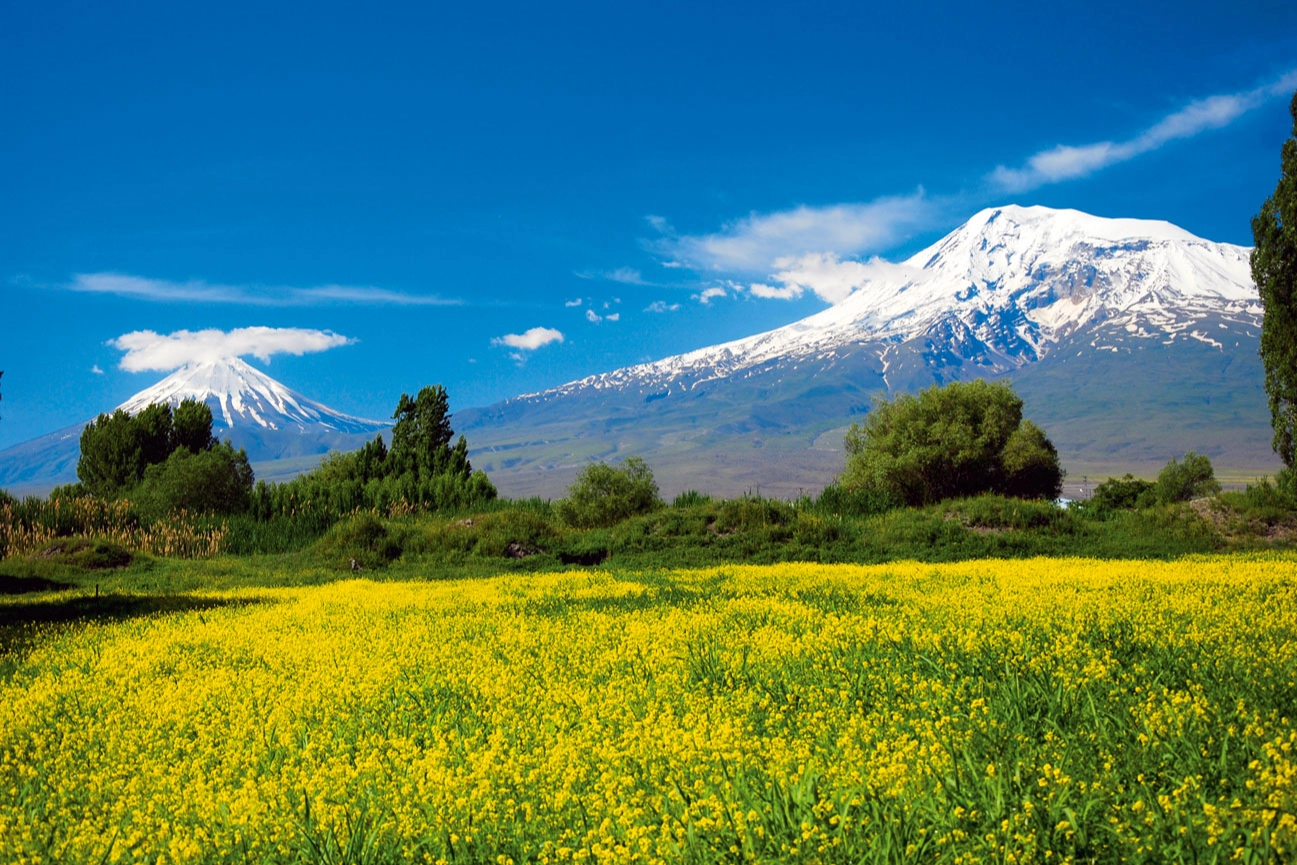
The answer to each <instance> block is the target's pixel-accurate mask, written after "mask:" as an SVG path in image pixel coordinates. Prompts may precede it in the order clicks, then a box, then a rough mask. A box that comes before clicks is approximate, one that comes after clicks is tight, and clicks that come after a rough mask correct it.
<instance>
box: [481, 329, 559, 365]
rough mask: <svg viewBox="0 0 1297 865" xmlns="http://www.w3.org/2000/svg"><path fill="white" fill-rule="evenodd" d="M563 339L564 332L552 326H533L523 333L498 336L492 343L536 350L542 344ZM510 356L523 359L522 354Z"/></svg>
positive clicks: (525, 349) (524, 349) (523, 349)
mask: <svg viewBox="0 0 1297 865" xmlns="http://www.w3.org/2000/svg"><path fill="white" fill-rule="evenodd" d="M562 341H563V334H562V333H561V332H559V331H557V330H555V329H554V328H552V327H533V328H530V329H528V330H525V331H523V332H522V333H506V334H505V335H504V336H497V337H496V338H495V339H493V340H491V344H492V345H505V346H508V347H509V348H516V349H521V350H522V351H535V350H536V349H538V348H540V347H541V346H545V345H549V344H550V343H551V342H562ZM510 357H513V358H514V360H519V359H521V356H520V355H510Z"/></svg>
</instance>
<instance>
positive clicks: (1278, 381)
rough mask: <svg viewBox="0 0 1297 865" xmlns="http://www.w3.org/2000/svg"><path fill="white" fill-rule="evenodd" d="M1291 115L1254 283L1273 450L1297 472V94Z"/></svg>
mask: <svg viewBox="0 0 1297 865" xmlns="http://www.w3.org/2000/svg"><path fill="white" fill-rule="evenodd" d="M1289 111H1290V112H1291V113H1292V118H1293V135H1292V137H1291V138H1289V139H1288V140H1287V141H1285V142H1284V144H1283V150H1282V156H1281V168H1280V173H1279V183H1278V185H1276V186H1275V190H1274V195H1272V196H1270V197H1269V198H1267V199H1266V200H1265V203H1264V204H1262V205H1261V212H1260V213H1258V214H1257V215H1256V216H1255V217H1254V218H1253V219H1252V238H1253V240H1254V241H1255V243H1256V247H1255V248H1254V249H1253V250H1252V279H1253V281H1254V282H1256V287H1257V290H1258V291H1259V292H1260V293H1261V306H1262V307H1263V308H1264V310H1265V315H1264V318H1263V319H1262V321H1261V363H1262V365H1263V366H1264V367H1265V392H1266V396H1267V397H1269V399H1270V423H1271V425H1272V426H1273V427H1274V449H1275V452H1276V453H1278V454H1279V458H1280V459H1282V460H1283V461H1284V465H1286V466H1288V467H1289V468H1292V465H1293V460H1294V457H1297V93H1294V94H1293V100H1292V104H1291V106H1290V107H1289Z"/></svg>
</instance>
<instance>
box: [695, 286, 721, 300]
mask: <svg viewBox="0 0 1297 865" xmlns="http://www.w3.org/2000/svg"><path fill="white" fill-rule="evenodd" d="M727 296H728V295H726V293H725V289H723V288H716V287H712V288H704V289H703V290H702V292H701V293H699V294H695V295H694V296H693V297H694V300H696V301H698V302H699V303H704V304H706V303H711V302H712V299H713V298H717V297H727Z"/></svg>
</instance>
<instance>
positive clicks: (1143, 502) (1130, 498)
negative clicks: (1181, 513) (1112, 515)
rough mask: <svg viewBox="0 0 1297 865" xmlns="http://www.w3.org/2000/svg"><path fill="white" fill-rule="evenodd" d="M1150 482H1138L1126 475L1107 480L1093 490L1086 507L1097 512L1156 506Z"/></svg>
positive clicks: (1138, 480) (1155, 497) (1135, 478)
mask: <svg viewBox="0 0 1297 865" xmlns="http://www.w3.org/2000/svg"><path fill="white" fill-rule="evenodd" d="M1155 486H1156V484H1154V483H1153V482H1152V481H1145V480H1140V479H1139V478H1137V477H1135V476H1134V475H1132V474H1130V473H1127V474H1126V475H1125V476H1124V477H1120V478H1108V479H1107V480H1106V481H1104V482H1103V483H1101V484H1099V485H1098V486H1097V487H1095V488H1094V496H1093V497H1091V499H1090V501H1089V502H1088V506H1089V507H1091V508H1094V509H1095V510H1097V511H1129V510H1136V509H1139V508H1147V507H1152V506H1153V505H1155V504H1157V495H1156V493H1155V492H1154V487H1155Z"/></svg>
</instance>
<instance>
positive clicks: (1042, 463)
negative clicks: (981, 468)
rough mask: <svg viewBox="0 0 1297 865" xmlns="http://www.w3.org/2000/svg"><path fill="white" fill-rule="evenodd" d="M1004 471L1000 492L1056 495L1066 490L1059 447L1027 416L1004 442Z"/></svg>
mask: <svg viewBox="0 0 1297 865" xmlns="http://www.w3.org/2000/svg"><path fill="white" fill-rule="evenodd" d="M1001 464H1002V465H1003V467H1004V475H1003V477H1002V478H1001V481H1000V488H999V490H998V492H1002V493H1004V494H1005V495H1006V496H1013V497H1014V498H1019V499H1050V500H1053V499H1056V498H1058V497H1059V496H1060V495H1062V493H1063V472H1062V471H1060V470H1059V467H1058V448H1056V447H1054V443H1053V442H1051V441H1050V440H1049V437H1048V436H1046V435H1045V431H1044V430H1042V429H1041V428H1040V427H1038V426H1036V425H1035V424H1034V423H1032V422H1031V421H1029V420H1024V421H1023V422H1022V424H1021V425H1019V427H1018V428H1017V429H1016V430H1014V431H1013V433H1012V434H1011V435H1010V436H1009V440H1008V441H1007V442H1005V443H1004V452H1003V453H1002V454H1001Z"/></svg>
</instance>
